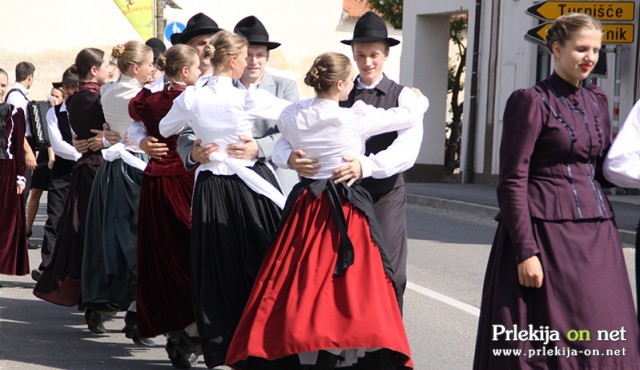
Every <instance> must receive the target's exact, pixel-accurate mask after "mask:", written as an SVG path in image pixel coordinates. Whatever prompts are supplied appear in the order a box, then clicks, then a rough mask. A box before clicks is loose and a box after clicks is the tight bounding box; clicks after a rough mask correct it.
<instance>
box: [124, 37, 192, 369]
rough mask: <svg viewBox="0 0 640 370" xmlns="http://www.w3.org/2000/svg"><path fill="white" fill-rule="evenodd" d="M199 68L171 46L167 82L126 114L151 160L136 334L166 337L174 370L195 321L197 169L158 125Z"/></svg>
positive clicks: (144, 195) (186, 50) (163, 61)
mask: <svg viewBox="0 0 640 370" xmlns="http://www.w3.org/2000/svg"><path fill="white" fill-rule="evenodd" d="M199 65H200V59H199V58H198V53H197V52H196V50H195V49H193V48H192V47H190V46H187V45H174V46H172V47H171V48H169V50H167V52H166V54H165V55H161V56H160V57H159V58H158V68H160V70H162V71H164V72H165V81H169V83H168V84H166V85H165V86H164V89H163V90H162V91H159V92H156V93H152V92H151V91H150V90H148V89H146V88H145V89H142V91H140V92H139V93H138V95H136V96H135V97H134V98H133V99H132V100H131V101H130V102H129V115H130V116H131V118H133V119H135V120H137V121H140V122H142V123H143V124H144V126H145V128H146V130H147V133H148V135H149V136H148V137H147V138H145V139H144V140H143V141H142V142H141V143H140V147H141V148H142V149H143V150H145V153H147V154H148V155H149V157H151V159H150V160H149V165H148V166H147V168H146V169H145V171H144V176H143V178H142V190H141V193H140V210H139V219H138V220H139V221H138V226H139V228H138V274H137V285H136V289H137V293H136V309H137V312H138V315H137V322H138V331H139V333H140V335H141V336H142V337H146V338H149V337H155V336H157V335H160V334H165V333H169V334H168V337H169V339H168V340H167V346H166V350H167V352H168V354H169V358H170V359H171V362H172V363H173V365H174V366H175V367H177V368H185V367H189V366H190V363H189V361H188V359H189V355H190V354H189V353H181V352H180V351H179V349H180V348H181V345H180V339H181V338H184V335H186V334H184V332H183V331H184V329H185V328H186V327H187V326H188V325H190V324H192V323H194V322H195V318H194V315H193V305H192V298H191V276H190V274H191V269H190V267H189V266H190V263H189V262H190V260H189V256H190V254H189V252H190V245H191V244H190V243H191V196H192V193H193V185H194V182H193V179H194V172H195V171H194V170H192V171H186V170H185V169H184V166H183V164H182V161H181V160H180V157H179V156H178V152H177V151H176V142H177V140H178V136H177V135H174V136H170V137H168V138H165V137H163V136H162V135H160V132H159V131H158V123H159V122H160V120H161V119H162V117H164V116H165V115H166V114H167V112H169V109H171V105H172V104H173V100H174V99H175V98H176V97H178V95H180V94H181V93H182V92H183V91H184V89H185V88H186V87H187V86H193V85H194V84H195V83H196V81H197V80H198V77H200V69H199V68H198V66H199ZM162 144H164V145H162ZM173 332H181V333H173ZM180 334H183V335H182V336H181V335H180Z"/></svg>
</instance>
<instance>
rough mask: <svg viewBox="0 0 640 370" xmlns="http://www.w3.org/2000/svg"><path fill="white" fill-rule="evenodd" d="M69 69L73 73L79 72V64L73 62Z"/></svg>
mask: <svg viewBox="0 0 640 370" xmlns="http://www.w3.org/2000/svg"><path fill="white" fill-rule="evenodd" d="M69 70H70V71H71V73H73V74H74V75H77V74H78V65H77V64H75V63H74V64H72V65H71V67H69Z"/></svg>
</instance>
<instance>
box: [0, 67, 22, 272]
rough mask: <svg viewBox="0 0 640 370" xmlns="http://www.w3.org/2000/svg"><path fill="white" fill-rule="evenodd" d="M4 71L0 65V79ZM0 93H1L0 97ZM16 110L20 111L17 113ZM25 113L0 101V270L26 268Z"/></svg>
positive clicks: (11, 270) (13, 270)
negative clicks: (23, 194)
mask: <svg viewBox="0 0 640 370" xmlns="http://www.w3.org/2000/svg"><path fill="white" fill-rule="evenodd" d="M6 76H7V75H6V72H4V70H2V69H0V79H1V78H3V77H4V78H5V81H6ZM1 98H2V95H0V99H1ZM17 113H19V114H17ZM23 117H24V114H23V113H22V109H18V110H16V109H15V108H14V107H13V105H10V104H6V103H0V205H2V209H3V210H2V212H0V274H6V275H25V274H27V273H28V272H29V254H28V250H27V233H26V231H25V222H24V217H25V215H24V202H23V201H22V192H23V191H24V187H25V178H24V172H25V161H24V149H23V148H22V143H23V141H24V129H25V128H24V119H23Z"/></svg>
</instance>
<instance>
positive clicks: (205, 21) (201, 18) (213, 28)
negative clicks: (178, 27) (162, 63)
mask: <svg viewBox="0 0 640 370" xmlns="http://www.w3.org/2000/svg"><path fill="white" fill-rule="evenodd" d="M220 30H221V28H220V27H218V24H217V23H216V21H214V20H213V19H211V18H209V17H208V16H206V15H205V14H204V13H198V14H196V15H194V16H193V17H191V18H189V20H188V21H187V27H185V29H184V31H182V32H181V33H177V35H179V36H176V42H173V41H174V40H173V36H172V37H171V43H172V44H186V43H187V41H189V40H190V39H191V38H192V37H194V36H198V35H202V34H206V33H216V32H218V31H220ZM174 35H176V34H174Z"/></svg>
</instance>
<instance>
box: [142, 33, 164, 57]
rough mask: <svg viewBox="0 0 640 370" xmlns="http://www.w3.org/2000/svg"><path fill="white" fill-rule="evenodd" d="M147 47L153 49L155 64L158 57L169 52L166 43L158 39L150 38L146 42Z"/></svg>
mask: <svg viewBox="0 0 640 370" xmlns="http://www.w3.org/2000/svg"><path fill="white" fill-rule="evenodd" d="M145 45H147V46H148V47H150V48H151V50H153V62H154V63H155V62H156V61H158V57H159V56H160V55H162V54H164V52H165V51H167V47H166V46H165V44H164V42H162V40H160V39H159V38H157V37H152V38H150V39H149V40H147V41H146V42H145Z"/></svg>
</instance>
